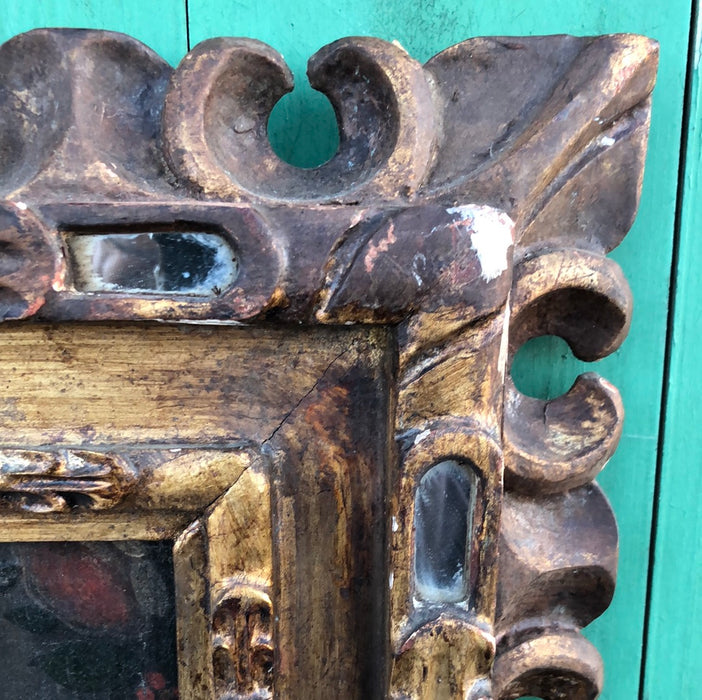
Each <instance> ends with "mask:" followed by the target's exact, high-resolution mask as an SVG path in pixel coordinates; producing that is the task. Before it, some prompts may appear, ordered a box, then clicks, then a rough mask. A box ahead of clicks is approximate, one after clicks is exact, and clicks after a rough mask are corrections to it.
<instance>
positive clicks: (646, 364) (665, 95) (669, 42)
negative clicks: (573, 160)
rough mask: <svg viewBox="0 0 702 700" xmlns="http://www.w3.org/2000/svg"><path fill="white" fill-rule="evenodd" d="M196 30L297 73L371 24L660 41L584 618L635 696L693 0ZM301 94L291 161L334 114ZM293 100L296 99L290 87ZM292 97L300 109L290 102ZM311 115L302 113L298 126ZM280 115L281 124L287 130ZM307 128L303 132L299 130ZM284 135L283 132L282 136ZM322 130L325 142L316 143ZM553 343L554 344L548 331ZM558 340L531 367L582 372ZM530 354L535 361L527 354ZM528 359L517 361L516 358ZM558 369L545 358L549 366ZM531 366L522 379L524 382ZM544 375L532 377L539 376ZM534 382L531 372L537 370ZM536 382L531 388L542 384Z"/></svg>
mask: <svg viewBox="0 0 702 700" xmlns="http://www.w3.org/2000/svg"><path fill="white" fill-rule="evenodd" d="M189 7H190V34H191V43H192V44H193V45H194V44H195V43H197V42H198V41H201V40H203V39H205V38H207V37H210V36H215V35H234V36H251V37H255V38H258V39H261V40H263V41H266V42H267V43H270V44H271V45H273V46H274V47H275V48H276V49H278V50H279V51H281V53H283V55H284V56H285V57H286V60H287V61H288V63H289V64H290V66H291V68H292V69H293V72H294V73H295V76H296V78H297V80H298V82H304V65H305V59H306V57H307V56H309V55H311V54H312V53H314V51H315V50H317V49H318V48H319V47H320V46H322V45H324V44H325V43H327V42H329V41H331V40H333V39H336V38H338V37H340V36H347V35H354V34H370V35H376V36H380V37H383V38H385V39H389V40H392V39H396V40H398V41H400V43H401V44H402V45H403V46H404V47H405V48H406V49H407V50H408V51H409V52H410V53H411V54H412V55H414V56H416V57H417V58H419V59H422V60H426V59H428V58H429V57H430V56H431V55H433V54H434V53H436V52H438V51H440V50H441V49H443V48H445V47H446V46H448V45H450V44H452V43H455V42H457V41H460V40H462V39H465V38H467V37H469V36H475V35H491V34H493V35H494V34H503V35H504V34H513V35H519V34H548V33H564V32H565V33H572V34H581V35H583V34H602V33H608V32H619V31H626V32H638V33H641V34H646V35H648V36H652V37H654V38H656V39H658V40H659V41H660V42H661V47H662V48H661V64H660V73H659V81H658V87H657V88H656V91H655V94H654V111H653V118H652V127H651V138H650V148H649V159H648V164H647V174H646V178H645V184H644V192H643V199H642V205H641V210H640V212H639V217H638V220H637V223H636V225H635V226H634V228H633V230H632V231H631V233H630V234H629V236H628V237H627V240H626V241H625V243H624V244H622V246H621V247H620V248H619V249H618V250H617V251H616V252H615V254H614V257H615V258H616V259H617V260H618V262H619V263H620V264H621V265H622V267H623V268H624V270H625V272H626V273H627V275H628V277H629V280H630V283H631V286H632V289H633V292H634V296H635V299H636V313H635V316H634V322H633V324H632V329H631V333H630V337H629V339H628V340H627V342H626V343H625V345H624V347H623V348H622V350H620V351H619V352H617V353H616V354H615V355H614V356H613V357H611V358H608V359H607V360H605V361H602V362H601V363H598V365H597V366H596V367H594V369H597V370H598V371H600V372H601V373H602V374H603V375H604V376H606V377H607V378H608V379H610V381H612V382H613V383H615V384H616V385H617V386H618V387H619V389H620V390H621V392H622V395H623V397H624V401H625V405H626V407H627V420H626V424H625V428H624V437H623V439H622V443H621V445H620V448H619V451H618V453H617V454H616V456H615V457H614V458H613V459H612V461H611V463H610V465H609V466H608V467H607V469H606V470H605V472H603V474H602V477H601V479H600V481H601V483H602V485H603V486H604V488H605V490H606V491H607V493H608V495H609V496H610V499H611V501H612V504H613V506H614V509H615V511H616V513H617V517H618V521H619V525H620V535H621V546H620V551H621V555H620V571H619V584H618V589H617V594H616V596H615V600H614V602H613V604H612V606H611V608H610V609H609V610H608V612H607V613H605V615H604V616H603V617H602V618H601V619H600V620H598V621H597V622H596V623H595V624H593V625H592V626H591V627H590V628H589V629H588V634H589V636H590V638H591V639H592V640H593V641H594V642H595V643H596V644H597V645H598V647H599V648H600V650H601V651H602V654H603V656H604V659H605V663H606V669H607V681H606V686H605V692H604V693H603V697H604V698H607V699H610V700H615V699H616V700H631V698H634V697H636V696H637V694H638V690H639V687H638V686H639V667H640V659H641V643H642V633H643V619H644V606H645V598H646V579H647V568H648V548H649V538H650V525H651V511H652V496H653V490H654V474H655V464H656V453H657V442H658V423H659V408H660V399H661V386H662V366H663V359H664V344H665V332H666V316H667V304H668V283H669V269H670V261H671V255H672V240H673V219H674V209H675V198H676V178H677V167H678V156H679V144H680V129H681V116H682V100H683V92H684V76H685V55H686V50H687V42H688V32H689V19H690V2H689V0H673V1H672V2H670V3H667V4H666V7H665V11H664V12H662V11H661V8H660V5H658V4H657V3H653V2H650V1H647V2H638V3H636V2H635V3H631V2H629V3H612V2H607V1H606V0H594V1H590V2H587V3H555V2H544V1H543V0H499V1H493V2H491V3H461V2H457V1H456V0H434V1H433V2H431V3H413V4H408V3H406V2H400V1H399V0H395V1H394V2H391V1H390V0H382V2H381V0H357V2H354V3H353V4H351V3H348V4H345V3H339V2H337V1H333V2H332V1H331V0H321V1H320V0H300V1H299V2H297V3H295V4H294V5H293V4H286V3H283V2H271V3H266V4H262V3H258V2H256V1H255V0H242V1H241V2H237V3H230V2H226V1H224V0H190V3H189ZM298 91H299V92H300V93H301V95H302V97H301V98H300V99H301V103H298V104H297V105H295V106H294V107H293V108H292V109H291V110H290V111H289V113H288V114H287V115H286V118H287V119H288V121H287V122H285V120H281V122H278V123H276V125H275V126H276V129H277V130H278V131H277V133H276V134H275V138H276V139H277V140H279V141H278V144H277V147H278V150H279V152H282V153H283V155H284V156H286V157H288V158H289V159H290V160H291V161H292V162H294V163H296V164H307V163H313V162H318V161H319V160H320V159H321V158H322V157H323V156H325V155H328V154H329V143H330V141H329V135H328V132H329V130H331V129H332V126H331V123H332V117H331V114H330V113H324V112H320V111H319V109H318V108H309V107H306V106H305V104H304V100H306V99H307V95H306V94H305V91H304V89H303V90H301V89H300V88H299V87H298V88H297V90H296V92H298ZM286 99H292V98H286ZM296 110H297V111H296ZM305 122H308V124H307V125H306V124H305ZM286 128H287V130H288V131H287V133H286ZM306 128H307V132H305V129H306ZM281 141H282V143H281ZM320 143H321V146H320ZM547 345H548V344H547ZM562 355H563V353H562V352H560V350H559V349H558V348H557V347H556V349H555V351H550V352H547V353H544V352H543V348H542V351H541V352H540V353H538V354H537V355H536V356H535V357H534V356H533V355H532V360H531V361H530V360H529V359H528V358H526V362H525V364H526V369H523V371H527V372H531V373H533V374H539V373H540V374H541V376H542V377H543V375H544V374H546V375H547V378H546V379H545V381H546V383H547V384H548V383H551V384H552V383H553V381H554V380H552V379H551V378H549V377H551V376H552V375H551V372H552V373H553V375H557V377H559V379H556V380H555V381H560V382H562V381H563V380H562V376H563V375H567V374H568V373H570V376H571V377H573V378H574V377H575V375H576V374H577V373H578V372H579V371H581V370H580V369H579V367H580V365H579V363H576V362H575V361H573V360H572V358H570V357H567V358H566V359H562ZM530 363H531V364H530ZM523 364H524V363H523ZM545 367H546V368H552V369H548V370H545V369H544V368H545ZM528 381H529V380H528V378H527V382H528ZM537 383H538V381H537ZM532 386H534V380H533V378H532ZM537 388H538V387H537Z"/></svg>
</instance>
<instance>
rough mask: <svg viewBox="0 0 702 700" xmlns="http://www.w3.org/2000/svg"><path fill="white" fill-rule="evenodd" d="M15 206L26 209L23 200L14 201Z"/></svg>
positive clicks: (21, 209)
mask: <svg viewBox="0 0 702 700" xmlns="http://www.w3.org/2000/svg"><path fill="white" fill-rule="evenodd" d="M15 206H16V207H17V208H18V209H19V210H20V211H26V210H27V205H26V204H25V203H24V202H15Z"/></svg>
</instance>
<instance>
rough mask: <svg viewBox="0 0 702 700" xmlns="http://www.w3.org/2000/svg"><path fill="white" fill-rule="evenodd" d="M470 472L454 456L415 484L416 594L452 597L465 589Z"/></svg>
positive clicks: (445, 600) (447, 599)
mask: <svg viewBox="0 0 702 700" xmlns="http://www.w3.org/2000/svg"><path fill="white" fill-rule="evenodd" d="M476 486H477V477H476V475H475V472H474V471H473V470H472V469H470V468H467V467H466V466H465V465H462V464H460V463H458V462H456V461H454V460H446V461H444V462H439V464H435V465H434V466H433V467H432V468H431V469H429V471H427V473H426V474H425V475H424V476H423V477H422V479H421V481H420V482H419V486H418V487H417V494H416V497H415V508H414V528H415V549H414V575H415V591H416V595H417V597H418V598H420V599H421V600H425V601H429V602H433V603H457V602H460V601H462V600H465V598H466V597H467V595H468V591H467V581H468V570H467V569H468V553H469V547H470V537H469V534H470V532H471V523H472V521H473V510H474V508H475V492H476Z"/></svg>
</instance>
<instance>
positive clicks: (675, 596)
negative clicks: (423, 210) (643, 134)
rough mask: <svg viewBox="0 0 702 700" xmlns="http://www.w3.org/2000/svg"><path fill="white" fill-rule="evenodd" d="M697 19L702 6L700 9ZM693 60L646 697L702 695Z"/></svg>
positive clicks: (698, 84)
mask: <svg viewBox="0 0 702 700" xmlns="http://www.w3.org/2000/svg"><path fill="white" fill-rule="evenodd" d="M697 11H698V15H699V6H698V7H697ZM697 23H698V24H697V32H696V37H695V47H694V55H693V64H692V66H691V68H692V74H691V84H690V102H689V105H690V107H689V119H688V123H687V130H688V131H687V147H686V159H685V172H684V177H683V180H682V182H681V185H682V187H683V191H682V194H683V199H682V209H681V220H680V243H679V255H678V264H677V270H676V273H677V274H676V282H675V290H674V313H673V335H672V342H671V347H670V361H669V368H670V369H669V377H668V394H667V399H666V421H665V430H664V441H663V452H662V463H661V478H660V491H659V501H658V503H659V506H658V518H657V520H658V522H657V529H656V543H655V567H654V570H653V581H652V590H651V601H650V607H649V634H648V647H647V658H646V674H645V683H644V698H646V700H657V699H658V698H660V697H663V696H665V697H671V698H696V697H699V696H700V689H699V672H700V665H701V664H702V634H701V633H700V628H701V627H702V596H701V595H700V592H701V591H702V509H701V508H700V491H701V490H702V469H701V468H700V467H701V466H702V431H701V430H700V423H701V422H702V405H701V403H700V395H702V370H700V348H699V342H700V338H702V286H700V270H702V245H700V230H699V229H700V226H699V219H698V218H697V217H698V216H699V202H700V200H701V199H702V163H701V162H700V159H701V154H702V67H701V66H700V55H701V53H702V36H701V35H700V30H701V29H702V25H701V24H700V19H699V16H698V18H697Z"/></svg>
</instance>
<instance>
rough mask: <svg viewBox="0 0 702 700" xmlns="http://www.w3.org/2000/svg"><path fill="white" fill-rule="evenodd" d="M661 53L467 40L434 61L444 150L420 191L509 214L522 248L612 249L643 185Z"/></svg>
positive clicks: (604, 42) (623, 39)
mask: <svg viewBox="0 0 702 700" xmlns="http://www.w3.org/2000/svg"><path fill="white" fill-rule="evenodd" d="M657 65H658V44H657V42H655V41H653V40H651V39H647V38H646V37H641V36H633V35H630V34H618V35H611V36H603V37H588V38H578V37H567V36H566V37H564V36H557V37H510V38H492V39H471V40H469V41H465V42H463V43H461V44H458V45H456V46H454V47H452V48H450V49H447V50H446V51H444V52H442V53H440V54H438V55H437V56H435V57H434V58H432V59H431V60H430V61H429V62H428V63H427V65H426V68H427V70H428V71H430V72H431V73H432V74H433V76H434V77H435V80H436V83H437V85H438V89H439V90H440V94H441V97H442V101H443V105H444V114H443V123H444V125H445V133H444V140H443V142H442V144H441V148H440V151H439V154H438V156H437V161H436V167H435V169H434V171H433V174H432V176H431V178H430V180H429V182H428V183H427V185H426V190H427V192H432V193H435V194H439V193H441V194H443V195H451V196H453V197H456V196H461V197H463V198H466V197H468V198H469V199H470V200H471V201H484V202H486V203H489V204H491V205H492V206H495V207H498V208H500V209H502V210H504V211H506V212H507V213H508V214H509V215H510V216H512V218H513V219H514V220H515V221H516V223H517V231H518V235H517V240H518V241H519V242H520V243H521V244H522V245H528V244H534V243H544V242H546V241H552V242H555V241H558V243H559V244H560V245H563V243H564V242H566V241H567V242H568V243H569V244H573V245H578V246H581V247H583V246H584V247H588V248H592V249H595V250H599V251H608V250H611V249H612V248H614V247H615V246H616V245H618V244H619V242H620V241H621V239H622V238H623V237H624V235H625V234H626V232H627V231H628V230H629V228H630V226H631V224H632V222H633V218H634V215H635V213H636V208H637V206H638V200H639V192H640V188H641V178H642V176H643V167H644V157H645V151H646V140H647V134H648V119H649V111H650V101H649V99H648V96H649V95H650V93H651V90H652V89H653V85H654V83H655V77H656V69H657Z"/></svg>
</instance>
